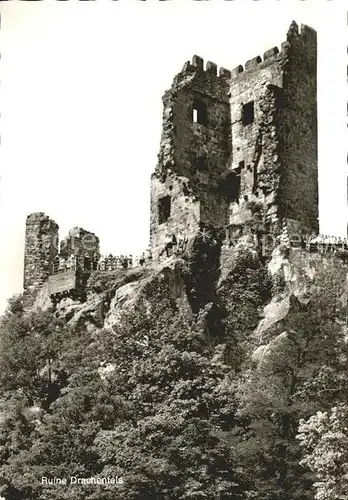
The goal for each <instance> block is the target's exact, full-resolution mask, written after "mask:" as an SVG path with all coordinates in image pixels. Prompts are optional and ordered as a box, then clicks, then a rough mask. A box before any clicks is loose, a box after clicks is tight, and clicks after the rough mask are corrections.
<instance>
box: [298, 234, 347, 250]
mask: <svg viewBox="0 0 348 500" xmlns="http://www.w3.org/2000/svg"><path fill="white" fill-rule="evenodd" d="M306 248H307V250H308V251H310V252H321V253H325V252H337V251H347V250H348V239H347V238H341V237H340V236H328V235H323V234H319V235H312V236H310V237H309V238H308V241H307V243H306Z"/></svg>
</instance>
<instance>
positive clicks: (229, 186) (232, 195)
mask: <svg viewBox="0 0 348 500" xmlns="http://www.w3.org/2000/svg"><path fill="white" fill-rule="evenodd" d="M240 177H241V169H240V168H236V169H235V170H234V171H233V172H230V173H229V174H228V175H227V177H226V179H225V182H224V187H223V194H224V196H225V197H226V198H227V199H228V201H230V202H233V201H236V202H238V200H239V196H240V184H241V180H240Z"/></svg>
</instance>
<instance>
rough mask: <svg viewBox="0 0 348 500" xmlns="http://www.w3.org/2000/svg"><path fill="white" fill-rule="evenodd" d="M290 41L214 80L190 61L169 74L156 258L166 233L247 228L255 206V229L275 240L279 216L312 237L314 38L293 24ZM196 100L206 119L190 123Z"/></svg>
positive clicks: (156, 184)
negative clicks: (172, 185) (165, 209)
mask: <svg viewBox="0 0 348 500" xmlns="http://www.w3.org/2000/svg"><path fill="white" fill-rule="evenodd" d="M287 38H288V40H287V41H286V42H283V43H282V44H281V47H280V50H279V49H278V48H277V47H273V48H272V49H270V50H268V51H266V52H265V53H264V54H263V59H262V58H261V57H260V56H257V57H254V58H253V59H250V60H249V61H247V62H246V64H245V65H244V67H243V66H241V65H239V66H237V67H236V68H235V69H234V70H232V71H228V70H226V69H223V68H222V69H220V72H219V75H218V74H217V67H216V65H215V64H214V63H211V62H208V63H207V64H206V67H205V68H204V62H203V60H202V59H201V58H200V57H198V56H194V57H193V60H192V64H191V63H189V62H188V63H186V64H185V66H184V68H183V70H182V72H181V73H179V74H178V75H177V76H176V77H175V78H174V82H173V85H172V88H171V89H170V90H169V91H167V92H166V93H165V95H164V98H163V104H164V111H163V132H162V139H161V148H160V153H159V157H158V159H159V161H158V165H157V168H156V170H155V175H154V176H153V179H152V183H153V186H152V195H151V245H152V249H153V251H154V252H155V253H156V247H157V246H158V245H160V244H162V243H161V241H164V236H165V233H166V232H167V231H168V230H170V232H174V230H175V229H176V228H178V227H180V228H184V229H185V231H186V232H187V233H189V234H191V233H194V231H196V226H197V217H198V224H199V225H200V226H206V227H214V228H221V227H227V226H237V227H240V226H241V225H244V226H245V227H246V226H247V225H248V226H250V227H251V226H252V225H253V219H254V218H255V207H256V205H257V207H256V208H257V213H258V217H259V218H260V219H262V224H257V225H258V226H259V230H256V232H260V231H261V232H262V231H263V232H267V233H271V234H273V235H280V234H281V233H282V230H283V222H284V220H285V221H286V220H288V221H289V223H291V226H292V227H293V226H294V224H295V226H296V225H297V227H298V230H299V231H302V232H306V231H308V232H312V231H313V230H314V231H317V229H318V221H317V217H318V175H317V170H318V169H317V103H316V33H315V32H314V30H312V29H311V28H308V27H306V26H302V28H301V32H300V33H299V32H298V27H297V25H296V23H292V24H291V26H290V30H289V33H288V37H287ZM197 101H198V102H200V103H201V104H202V103H203V104H202V105H203V107H204V109H205V111H206V115H205V116H204V118H205V119H204V120H202V121H200V120H198V122H197V123H195V121H194V120H193V117H192V111H193V109H194V108H195V106H197V104H196V103H197ZM203 114H204V113H203ZM172 174H174V175H176V176H177V177H178V178H181V179H184V182H182V183H181V186H182V187H181V188H180V187H179V184H180V183H179V184H177V189H176V190H174V191H173V193H174V192H175V197H176V198H175V200H173V203H172V206H171V213H170V217H169V218H168V221H166V222H165V223H162V224H159V220H158V214H157V212H158V200H159V198H160V197H164V196H168V197H170V196H171V193H170V191H169V190H168V186H167V185H166V178H167V176H168V175H169V176H170V175H172ZM160 184H162V186H160ZM179 198H180V199H181V200H182V201H181V202H179V204H178V201H177V200H179ZM184 202H185V203H186V205H185V204H184ZM184 207H185V208H184ZM190 211H192V213H190ZM193 214H194V215H195V217H193ZM254 226H255V224H254Z"/></svg>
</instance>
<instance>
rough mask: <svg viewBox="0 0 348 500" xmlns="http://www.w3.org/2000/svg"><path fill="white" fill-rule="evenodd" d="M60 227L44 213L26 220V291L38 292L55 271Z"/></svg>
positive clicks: (38, 213) (32, 215)
mask: <svg viewBox="0 0 348 500" xmlns="http://www.w3.org/2000/svg"><path fill="white" fill-rule="evenodd" d="M58 229H59V227H58V225H57V224H56V223H55V222H54V221H53V220H51V219H50V218H49V217H48V216H47V215H45V214H44V213H43V212H37V213H33V214H30V215H29V216H28V217H27V220H26V232H25V251H24V290H25V291H26V292H27V294H30V293H32V292H33V293H34V292H35V291H37V290H38V289H39V288H40V287H41V286H42V285H43V283H44V282H45V281H46V280H47V278H48V276H49V275H50V274H51V273H52V270H53V261H54V258H55V257H56V255H58V241H59V240H58Z"/></svg>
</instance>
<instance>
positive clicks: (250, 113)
mask: <svg viewBox="0 0 348 500" xmlns="http://www.w3.org/2000/svg"><path fill="white" fill-rule="evenodd" d="M242 122H243V125H244V126H245V125H250V124H251V123H254V101H250V102H248V103H247V104H243V111H242Z"/></svg>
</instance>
